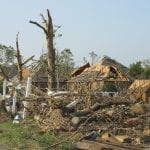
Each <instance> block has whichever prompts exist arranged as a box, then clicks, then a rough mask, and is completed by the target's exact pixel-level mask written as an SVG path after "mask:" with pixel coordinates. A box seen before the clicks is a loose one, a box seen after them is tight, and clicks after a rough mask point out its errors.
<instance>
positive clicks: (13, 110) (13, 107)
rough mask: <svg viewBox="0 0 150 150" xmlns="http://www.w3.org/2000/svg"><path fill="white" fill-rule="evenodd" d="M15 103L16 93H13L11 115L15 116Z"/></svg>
mask: <svg viewBox="0 0 150 150" xmlns="http://www.w3.org/2000/svg"><path fill="white" fill-rule="evenodd" d="M16 102H17V99H16V92H15V94H14V96H13V104H12V114H15V113H16V112H17V107H16Z"/></svg>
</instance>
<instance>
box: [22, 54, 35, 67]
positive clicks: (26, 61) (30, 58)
mask: <svg viewBox="0 0 150 150" xmlns="http://www.w3.org/2000/svg"><path fill="white" fill-rule="evenodd" d="M33 58H34V56H31V57H29V58H28V59H27V60H25V61H24V62H23V63H22V66H23V65H25V64H26V63H28V62H29V61H30V60H32V59H33Z"/></svg>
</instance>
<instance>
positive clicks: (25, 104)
mask: <svg viewBox="0 0 150 150" xmlns="http://www.w3.org/2000/svg"><path fill="white" fill-rule="evenodd" d="M31 83H32V78H31V77H28V81H27V87H26V95H25V97H26V98H27V97H29V95H30V92H31ZM23 104H24V106H25V108H24V110H23V119H24V118H26V115H27V110H26V108H28V107H29V102H27V101H24V103H23Z"/></svg>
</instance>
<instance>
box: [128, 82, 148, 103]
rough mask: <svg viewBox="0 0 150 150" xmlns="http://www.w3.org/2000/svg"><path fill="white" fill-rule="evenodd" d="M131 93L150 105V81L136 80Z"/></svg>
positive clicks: (130, 88)
mask: <svg viewBox="0 0 150 150" xmlns="http://www.w3.org/2000/svg"><path fill="white" fill-rule="evenodd" d="M129 91H130V93H131V94H132V95H133V96H134V97H135V98H136V99H137V100H143V101H144V102H145V103H150V80H135V81H134V82H133V83H132V85H131V86H130V87H129Z"/></svg>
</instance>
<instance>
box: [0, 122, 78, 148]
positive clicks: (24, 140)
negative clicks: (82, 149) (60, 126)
mask: <svg viewBox="0 0 150 150" xmlns="http://www.w3.org/2000/svg"><path fill="white" fill-rule="evenodd" d="M71 135H72V133H64V132H59V131H55V130H50V131H48V132H46V133H43V132H41V130H40V129H39V128H38V126H37V125H36V124H35V123H34V122H33V121H31V120H28V121H26V122H21V123H19V124H12V122H5V123H0V145H7V147H8V149H11V150H47V149H52V150H55V149H56V150H71V149H72V147H73V144H74V143H75V142H76V141H77V139H78V138H79V135H78V134H76V135H74V136H72V137H71ZM70 137H71V138H70ZM55 143H59V144H58V145H57V146H54V147H52V148H49V146H50V145H53V144H55Z"/></svg>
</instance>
